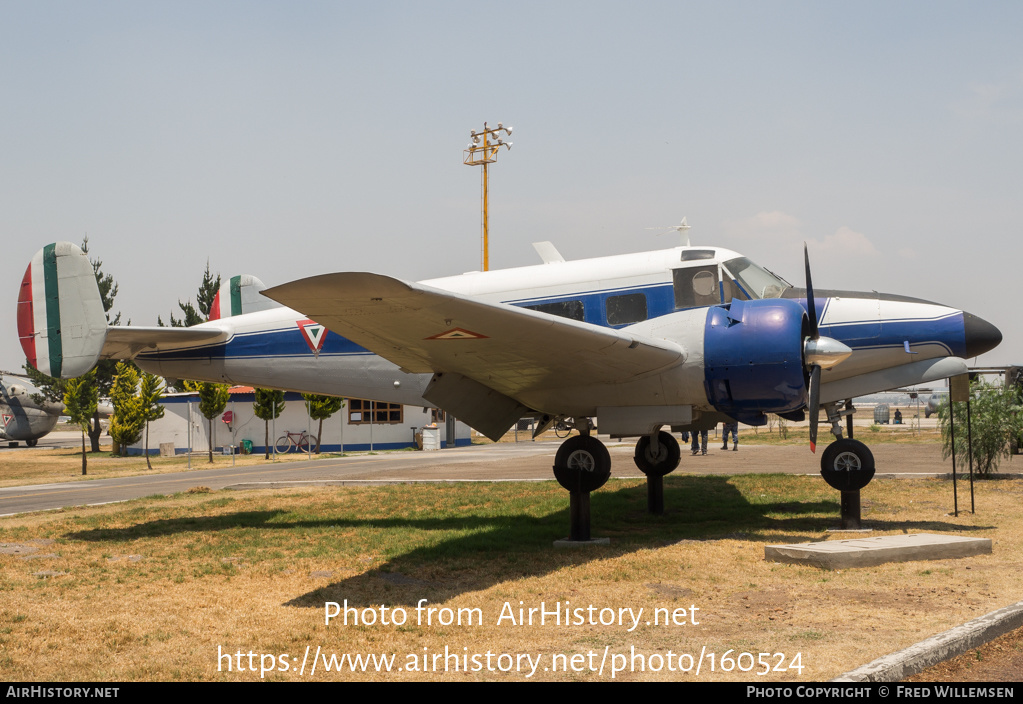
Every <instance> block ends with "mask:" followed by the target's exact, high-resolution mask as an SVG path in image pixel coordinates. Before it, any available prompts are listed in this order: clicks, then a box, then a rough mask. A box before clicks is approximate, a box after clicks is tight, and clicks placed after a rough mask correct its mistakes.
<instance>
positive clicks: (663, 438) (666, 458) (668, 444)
mask: <svg viewBox="0 0 1023 704" xmlns="http://www.w3.org/2000/svg"><path fill="white" fill-rule="evenodd" d="M657 443H658V445H659V446H660V451H659V452H658V453H657V455H656V456H654V454H653V453H652V452H651V451H650V436H649V435H644V436H643V437H641V438H640V439H639V441H638V442H637V443H636V454H635V455H634V456H633V459H634V460H635V461H636V466H637V467H639V470H640V471H641V472H643V474H645V475H647V476H648V477H663V476H664V475H665V474H670V473H672V472H674V471H675V468H676V467H678V464H679V461H680V460H681V459H682V450H681V449H679V446H678V440H676V439H675V438H674V437H673V436H672V435H671V433H666V432H664V431H663V430H662V431H660V432H659V433H658V434H657Z"/></svg>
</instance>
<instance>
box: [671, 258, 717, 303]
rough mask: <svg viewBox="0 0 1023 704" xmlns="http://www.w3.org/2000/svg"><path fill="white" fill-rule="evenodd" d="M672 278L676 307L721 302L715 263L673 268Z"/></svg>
mask: <svg viewBox="0 0 1023 704" xmlns="http://www.w3.org/2000/svg"><path fill="white" fill-rule="evenodd" d="M672 280H673V283H674V285H675V307H676V308H695V307H698V306H713V305H717V304H719V303H721V297H720V294H719V293H718V268H717V265H716V264H715V265H713V266H695V267H689V268H685V269H675V270H674V271H673V272H672Z"/></svg>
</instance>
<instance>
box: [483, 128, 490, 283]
mask: <svg viewBox="0 0 1023 704" xmlns="http://www.w3.org/2000/svg"><path fill="white" fill-rule="evenodd" d="M486 146H487V135H486V133H484V135H483V147H484V153H486ZM489 194H490V182H489V179H488V177H487V165H486V164H483V271H490V212H489V210H488V208H489V200H490V197H489Z"/></svg>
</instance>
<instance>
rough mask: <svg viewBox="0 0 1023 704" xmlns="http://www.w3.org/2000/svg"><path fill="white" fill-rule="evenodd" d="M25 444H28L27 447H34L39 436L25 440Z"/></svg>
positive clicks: (37, 442)
mask: <svg viewBox="0 0 1023 704" xmlns="http://www.w3.org/2000/svg"><path fill="white" fill-rule="evenodd" d="M25 444H26V445H28V446H29V447H35V446H36V445H38V444H39V438H32V439H31V440H26V441H25Z"/></svg>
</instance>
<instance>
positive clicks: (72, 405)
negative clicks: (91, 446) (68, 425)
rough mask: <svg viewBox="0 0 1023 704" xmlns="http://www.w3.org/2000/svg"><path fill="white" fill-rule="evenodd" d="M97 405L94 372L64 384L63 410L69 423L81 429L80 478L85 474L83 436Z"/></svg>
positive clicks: (85, 462) (97, 397)
mask: <svg viewBox="0 0 1023 704" xmlns="http://www.w3.org/2000/svg"><path fill="white" fill-rule="evenodd" d="M98 405H99V391H98V390H97V388H96V370H95V369H94V370H92V371H90V372H89V373H88V374H85V375H84V376H80V377H78V378H77V379H68V380H67V382H65V393H64V408H65V410H66V412H67V414H68V415H69V416H70V417H71V422H72V423H74V424H75V425H77V426H78V427H79V428H81V429H82V476H85V473H86V464H87V461H86V458H85V434H86V432H88V430H89V420H90V419H91V418H92V416H93V414H94V413H95V412H96V407H97V406H98Z"/></svg>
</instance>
